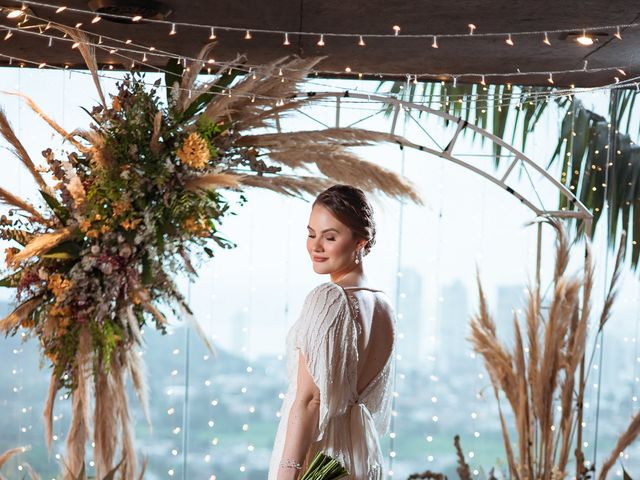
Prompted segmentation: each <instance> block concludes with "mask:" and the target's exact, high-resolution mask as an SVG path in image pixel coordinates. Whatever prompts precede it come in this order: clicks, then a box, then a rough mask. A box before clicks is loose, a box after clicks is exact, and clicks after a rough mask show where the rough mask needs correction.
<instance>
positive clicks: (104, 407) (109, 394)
mask: <svg viewBox="0 0 640 480" xmlns="http://www.w3.org/2000/svg"><path fill="white" fill-rule="evenodd" d="M114 369H117V364H116V362H115V357H114V358H112V361H111V364H110V366H109V371H108V373H107V372H105V371H99V372H97V374H96V377H95V379H94V388H95V397H94V398H95V406H94V415H93V439H94V442H95V447H94V454H93V456H94V461H95V466H96V476H97V477H98V478H102V477H104V476H105V475H106V474H107V472H109V471H110V470H111V469H112V467H113V459H114V456H115V451H114V450H115V446H116V445H117V444H118V425H119V422H118V420H119V417H118V405H117V402H118V399H117V398H116V393H117V392H116V391H115V389H116V386H115V382H114V378H113V376H114V373H116V372H115V371H114Z"/></svg>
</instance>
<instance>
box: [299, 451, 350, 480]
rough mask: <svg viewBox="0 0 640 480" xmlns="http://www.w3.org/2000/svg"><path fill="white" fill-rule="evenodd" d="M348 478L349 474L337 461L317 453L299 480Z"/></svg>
mask: <svg viewBox="0 0 640 480" xmlns="http://www.w3.org/2000/svg"><path fill="white" fill-rule="evenodd" d="M348 476H349V472H348V471H347V469H345V468H344V467H343V466H342V464H341V463H340V462H339V461H338V460H336V459H335V458H331V457H330V456H328V455H325V454H324V453H322V452H318V454H317V455H316V456H315V457H314V458H313V460H312V461H311V464H310V465H309V468H308V469H307V471H306V472H305V473H304V474H303V475H302V477H301V478H300V480H338V479H339V478H346V477H348Z"/></svg>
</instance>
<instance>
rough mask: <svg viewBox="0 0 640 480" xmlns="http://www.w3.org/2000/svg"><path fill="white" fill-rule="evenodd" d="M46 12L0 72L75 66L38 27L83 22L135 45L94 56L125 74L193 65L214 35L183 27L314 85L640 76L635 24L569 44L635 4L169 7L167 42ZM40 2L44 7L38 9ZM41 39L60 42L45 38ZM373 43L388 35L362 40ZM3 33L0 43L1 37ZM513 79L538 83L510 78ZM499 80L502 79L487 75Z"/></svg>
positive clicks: (74, 0)
mask: <svg viewBox="0 0 640 480" xmlns="http://www.w3.org/2000/svg"><path fill="white" fill-rule="evenodd" d="M100 1H101V2H103V3H105V2H108V0H100ZM100 1H99V2H98V3H100ZM111 1H112V2H113V3H117V4H120V6H124V7H125V8H126V7H130V10H129V11H134V10H135V8H134V7H136V6H140V5H141V2H142V3H148V2H144V1H143V0H137V1H135V2H122V1H119V0H111ZM94 2H95V0H94ZM41 3H42V5H37V4H35V3H30V2H27V3H26V6H27V7H29V8H30V9H31V11H32V12H33V15H34V16H33V17H31V18H29V20H28V21H27V22H26V23H25V24H23V25H22V26H21V28H22V29H23V30H24V31H15V30H14V31H13V35H12V36H11V38H8V39H6V40H4V41H2V40H0V42H1V43H0V55H2V57H0V64H3V65H7V64H9V59H10V58H11V64H12V65H16V64H20V63H21V62H23V63H24V65H25V66H31V67H37V66H38V65H40V64H41V63H46V64H47V65H49V66H64V65H69V66H72V67H82V65H83V62H82V58H81V56H80V53H79V52H78V50H77V49H71V42H66V41H63V40H57V39H56V40H54V41H53V44H52V45H51V46H48V43H49V39H48V38H46V37H44V36H43V35H40V34H37V33H38V32H40V30H42V29H41V28H40V30H39V29H38V25H40V26H42V25H46V21H47V20H51V21H54V22H60V23H64V24H66V25H68V26H71V27H73V26H75V25H76V24H77V23H79V22H81V23H82V27H81V28H82V29H84V30H86V31H88V32H91V33H94V34H96V35H102V36H104V38H107V37H112V38H113V39H119V40H121V41H126V40H128V39H129V40H131V41H132V43H131V44H130V45H119V51H118V52H116V53H114V54H111V53H109V49H108V48H106V46H107V45H112V44H114V41H113V40H104V39H103V42H104V46H105V49H100V48H99V49H98V59H99V63H100V65H101V66H102V65H105V64H113V65H115V66H116V68H118V67H119V66H128V65H129V64H130V60H127V59H125V58H123V57H122V56H121V55H123V52H124V50H123V49H124V48H132V49H136V48H137V47H135V46H136V45H142V46H146V47H155V49H156V51H166V52H172V53H175V54H178V55H183V56H189V57H193V56H195V55H196V53H197V52H198V51H199V50H200V49H201V48H202V46H203V45H204V44H206V43H207V42H208V41H209V40H208V37H209V35H210V31H209V29H208V28H198V27H189V26H183V25H180V23H182V22H184V23H189V24H200V25H218V26H226V27H236V28H238V29H241V30H238V31H224V30H223V29H217V30H216V35H217V45H216V47H215V48H214V50H213V52H212V56H213V57H214V58H215V60H216V61H217V62H220V61H225V60H230V59H233V58H235V56H236V54H238V53H244V54H246V57H247V62H248V64H261V63H265V62H268V61H270V60H272V59H275V58H278V57H281V56H283V55H286V54H298V55H300V56H302V57H308V56H316V55H326V56H327V58H326V59H325V60H323V61H322V62H321V63H319V64H318V65H317V67H316V69H317V70H318V71H319V75H320V76H325V77H344V78H357V77H358V74H359V73H364V75H363V76H364V78H385V79H402V80H404V79H406V77H407V74H417V75H418V76H419V78H429V77H427V75H426V74H432V75H433V76H432V77H430V78H440V79H444V80H451V77H450V76H449V75H448V74H456V75H459V78H458V81H460V82H464V83H468V82H478V81H480V80H481V77H480V74H483V73H484V74H487V75H486V82H487V83H507V82H510V83H514V84H525V85H547V86H548V85H549V84H550V83H549V74H548V72H552V71H555V72H559V71H566V70H579V71H576V72H572V73H554V74H553V81H554V84H555V85H557V86H569V85H572V84H573V85H575V86H583V87H590V86H600V85H607V84H611V83H613V82H614V81H615V79H614V77H618V78H619V79H620V80H621V81H624V80H629V79H631V78H633V77H635V76H640V57H639V55H640V26H639V27H636V26H628V27H623V28H621V29H620V34H621V37H622V39H621V40H620V39H618V38H616V37H615V36H614V34H615V33H616V29H615V28H608V29H607V28H603V29H601V30H598V31H594V32H591V33H595V34H598V35H597V41H596V42H595V43H594V44H593V45H591V46H581V45H579V44H578V43H577V42H576V41H575V38H572V37H571V36H569V37H568V38H567V33H568V32H569V33H571V32H573V33H577V34H580V33H581V32H582V28H584V27H595V26H615V25H623V24H624V25H629V24H634V23H635V22H637V21H638V20H639V19H640V4H638V3H637V2H631V1H616V0H610V1H603V0H601V1H594V0H584V1H575V0H571V1H563V2H560V1H555V0H538V1H535V2H531V1H529V2H525V1H519V0H515V1H496V0H485V1H483V2H478V1H471V0H458V1H440V2H426V1H413V2H407V1H399V0H391V1H389V0H388V1H384V2H383V1H377V0H368V1H362V0H350V1H344V0H324V1H322V2H314V1H309V0H307V1H304V0H281V1H278V2H265V1H261V0H235V1H229V0H221V1H212V0H190V1H177V0H164V1H163V5H164V7H165V8H166V10H167V11H170V13H169V14H168V16H167V17H166V20H167V21H169V22H176V23H177V24H178V25H177V26H176V34H175V35H169V31H170V29H171V25H170V24H157V23H150V22H146V21H144V20H143V21H141V22H138V23H118V22H114V21H109V20H108V17H104V18H103V19H102V20H101V21H99V22H97V23H92V22H91V20H92V18H93V17H94V15H93V14H92V13H85V12H76V11H73V9H79V10H85V11H90V10H91V8H90V6H89V3H90V2H87V1H82V0H67V1H65V2H62V1H59V0H48V1H46V0H45V1H43V2H41ZM45 3H46V4H47V5H49V6H45V5H44V4H45ZM20 5H22V2H19V1H13V0H0V6H5V7H15V6H20ZM63 5H64V6H67V7H68V8H67V9H66V10H64V11H62V12H60V13H56V10H55V8H52V7H51V6H63ZM93 5H94V6H95V3H94V4H93ZM5 12H6V10H5ZM5 12H3V14H2V15H1V17H0V24H3V25H5V26H12V27H16V25H17V21H16V20H15V19H9V18H7V17H6V15H5V14H4V13H5ZM470 23H472V24H474V25H475V26H476V29H475V31H474V36H471V37H469V36H466V37H462V38H446V37H438V40H437V41H438V46H439V48H437V49H435V48H431V44H432V41H433V40H432V38H431V37H429V38H408V37H406V35H412V34H414V35H415V34H418V35H425V34H436V35H440V36H442V35H447V34H466V33H468V32H469V27H468V25H469V24H470ZM394 25H398V26H400V28H401V30H400V32H399V35H398V36H393V35H394V31H393V26H394ZM0 28H1V27H0ZM244 29H249V30H250V31H251V30H255V29H268V30H279V31H288V32H313V33H317V34H320V33H327V34H328V33H347V34H361V35H363V39H364V41H365V43H366V46H359V45H358V37H333V36H326V37H325V38H324V41H325V45H324V46H323V47H320V46H318V45H317V42H318V39H319V35H309V36H306V35H297V34H294V33H292V34H289V35H288V37H289V41H290V43H291V45H289V46H285V45H283V40H284V35H283V34H271V33H259V32H255V31H253V32H252V34H251V35H252V39H251V40H246V39H244V36H245V33H244ZM27 31H29V32H32V33H26V32H27ZM528 31H541V32H544V31H547V32H549V33H548V38H549V41H550V43H551V45H545V44H544V43H543V39H544V35H543V34H542V33H540V34H536V35H517V34H516V33H517V32H528ZM491 32H498V33H508V32H512V33H514V35H513V36H512V40H513V42H514V45H513V46H511V45H508V44H507V43H506V42H505V40H506V35H499V36H495V37H484V36H481V34H484V33H491ZM553 32H556V33H553ZM44 34H46V35H48V34H53V35H56V36H59V35H60V34H59V33H57V32H53V31H52V30H51V29H50V30H47V31H45V32H44ZM371 34H386V35H391V36H390V37H386V38H375V37H367V35H371ZM0 35H2V37H4V36H5V35H6V33H0ZM94 38H97V37H94ZM125 56H130V57H132V58H136V59H137V60H138V61H140V60H141V59H142V55H141V54H140V53H133V54H125ZM585 60H586V61H587V62H588V63H587V67H586V68H587V71H582V70H583V69H584V67H585ZM147 61H148V63H149V64H150V65H153V66H157V67H163V66H164V65H165V64H166V62H167V58H164V57H161V56H156V55H154V54H153V52H148V55H147ZM29 62H32V63H29ZM617 67H621V68H622V69H623V71H624V73H622V72H618V71H617V70H616V68H617ZM348 69H350V72H348V71H347V70H348ZM600 69H603V70H600ZM518 71H520V72H539V73H537V74H532V75H512V74H514V73H515V72H518ZM495 73H499V74H504V75H505V76H492V75H491V74H495ZM380 74H381V75H380ZM469 74H477V75H472V76H471V75H469ZM423 75H424V76H423ZM465 75H467V76H465Z"/></svg>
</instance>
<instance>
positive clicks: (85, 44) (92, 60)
mask: <svg viewBox="0 0 640 480" xmlns="http://www.w3.org/2000/svg"><path fill="white" fill-rule="evenodd" d="M52 27H53V28H55V29H57V30H60V31H61V32H63V33H66V34H67V35H69V36H70V37H71V38H72V39H73V41H74V42H76V43H77V44H78V50H80V54H81V55H82V58H83V59H84V63H85V64H86V65H87V68H88V69H89V71H90V72H91V78H93V83H94V84H95V87H96V91H97V92H98V96H99V97H100V103H102V108H104V109H105V110H106V109H107V101H106V100H105V97H104V94H103V93H102V87H101V86H100V75H99V74H98V60H97V59H96V49H95V47H94V46H93V45H92V44H91V40H90V39H89V37H88V36H87V34H85V33H84V32H82V31H80V30H78V29H77V28H71V27H67V26H66V25H62V24H59V23H57V24H55V25H52Z"/></svg>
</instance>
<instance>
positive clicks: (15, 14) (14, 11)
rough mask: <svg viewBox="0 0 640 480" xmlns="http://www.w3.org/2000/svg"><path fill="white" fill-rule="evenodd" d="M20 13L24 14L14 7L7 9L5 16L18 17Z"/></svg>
mask: <svg viewBox="0 0 640 480" xmlns="http://www.w3.org/2000/svg"><path fill="white" fill-rule="evenodd" d="M22 15H24V12H23V11H22V10H20V9H18V8H15V9H11V10H9V13H7V18H19V17H21V16H22Z"/></svg>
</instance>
